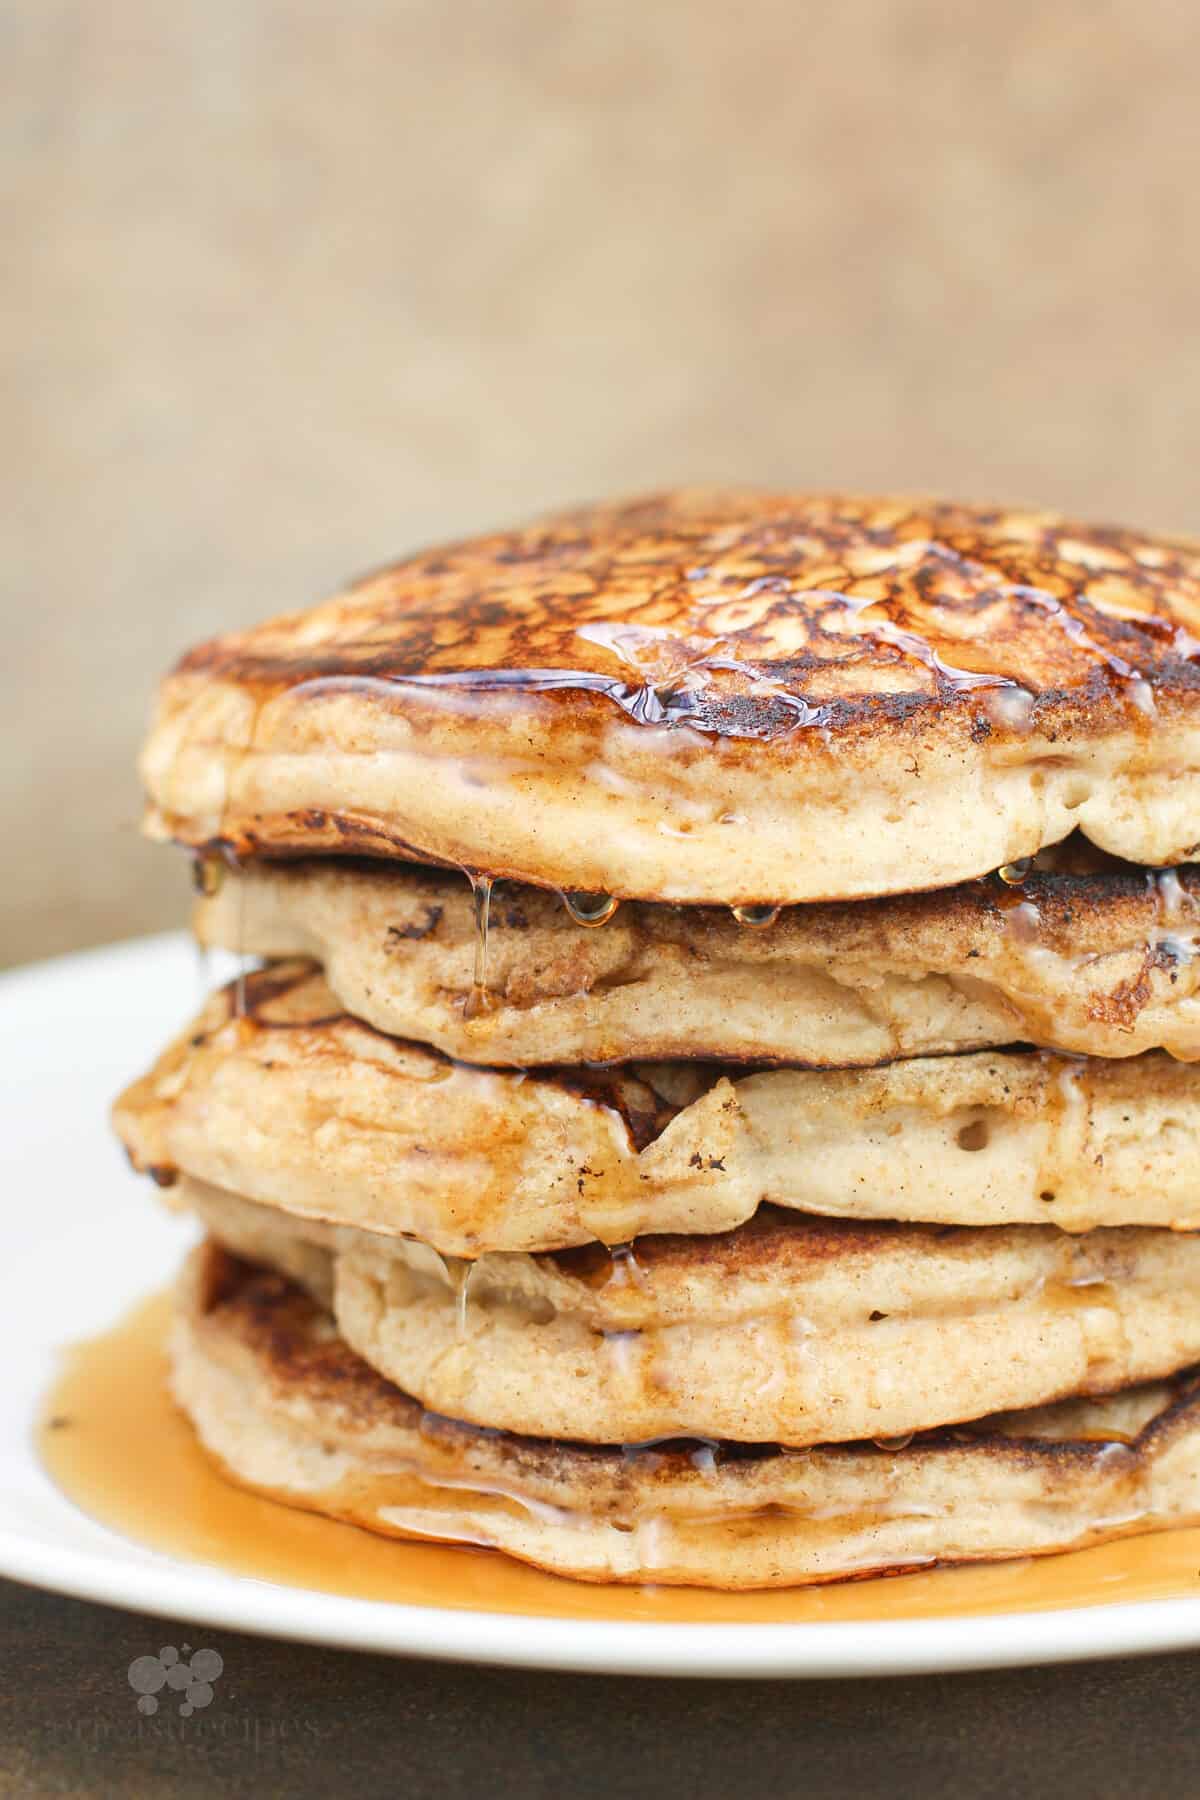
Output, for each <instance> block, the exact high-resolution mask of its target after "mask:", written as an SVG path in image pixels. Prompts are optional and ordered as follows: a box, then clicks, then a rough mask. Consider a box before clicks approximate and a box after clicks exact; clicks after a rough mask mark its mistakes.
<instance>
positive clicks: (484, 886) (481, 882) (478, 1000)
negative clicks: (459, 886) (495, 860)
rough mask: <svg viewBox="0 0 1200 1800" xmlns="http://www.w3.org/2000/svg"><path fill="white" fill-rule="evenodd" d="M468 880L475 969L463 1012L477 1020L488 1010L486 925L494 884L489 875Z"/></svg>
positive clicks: (471, 875)
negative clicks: (473, 907)
mask: <svg viewBox="0 0 1200 1800" xmlns="http://www.w3.org/2000/svg"><path fill="white" fill-rule="evenodd" d="M468 878H469V880H470V883H471V897H472V899H473V901H474V905H475V967H474V974H473V976H472V980H471V992H470V993H469V994H468V996H467V1004H466V1009H465V1011H466V1016H467V1018H468V1019H477V1018H478V1017H479V1015H480V1013H483V1012H486V1011H487V1008H488V985H487V953H488V925H489V923H490V920H491V912H492V887H493V885H494V884H493V879H492V877H491V876H490V875H478V874H469V876H468Z"/></svg>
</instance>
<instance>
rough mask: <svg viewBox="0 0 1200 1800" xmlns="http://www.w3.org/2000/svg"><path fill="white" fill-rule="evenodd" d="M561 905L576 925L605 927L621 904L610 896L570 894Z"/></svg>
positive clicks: (564, 896)
mask: <svg viewBox="0 0 1200 1800" xmlns="http://www.w3.org/2000/svg"><path fill="white" fill-rule="evenodd" d="M562 903H563V905H564V906H565V907H566V909H567V911H568V912H569V913H570V915H571V917H572V918H573V919H574V921H575V923H576V924H577V925H607V924H608V921H609V920H610V919H611V918H612V916H613V914H614V913H615V912H616V910H617V908H618V906H619V905H620V904H621V902H620V901H619V900H614V899H613V896H612V895H611V894H600V893H595V894H589V893H570V894H564V895H563V896H562Z"/></svg>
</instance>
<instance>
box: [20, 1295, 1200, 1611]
mask: <svg viewBox="0 0 1200 1800" xmlns="http://www.w3.org/2000/svg"><path fill="white" fill-rule="evenodd" d="M170 1307H171V1302H170V1297H169V1295H165V1294H162V1295H156V1296H154V1297H152V1298H151V1299H149V1300H145V1301H143V1302H142V1303H141V1304H139V1305H138V1306H136V1307H135V1308H134V1309H133V1310H132V1311H131V1312H130V1313H129V1314H128V1315H127V1316H126V1317H125V1318H124V1319H122V1320H121V1321H120V1322H119V1323H118V1324H117V1325H116V1326H114V1327H113V1328H112V1329H111V1330H110V1331H108V1332H105V1333H104V1334H103V1335H102V1336H100V1337H97V1338H94V1339H92V1340H90V1341H89V1342H87V1343H83V1344H80V1345H77V1346H75V1347H74V1348H73V1349H71V1350H70V1351H69V1352H68V1354H67V1357H66V1359H65V1363H64V1366H63V1369H62V1372H61V1374H60V1376H59V1378H58V1380H57V1381H56V1382H55V1383H54V1385H53V1388H52V1389H51V1391H50V1393H49V1395H48V1396H47V1398H46V1402H45V1405H44V1407H43V1411H42V1416H41V1419H40V1421H39V1425H38V1433H37V1442H38V1449H39V1452H40V1455H41V1458H42V1461H43V1463H44V1465H45V1467H46V1469H47V1470H48V1472H49V1474H50V1476H51V1477H52V1479H53V1480H54V1481H55V1482H56V1484H57V1485H58V1487H59V1488H60V1489H61V1490H62V1492H63V1493H64V1494H66V1495H67V1497H68V1498H69V1499H71V1500H73V1501H74V1502H75V1504H76V1505H77V1506H79V1507H80V1508H81V1510H82V1511H84V1512H85V1513H87V1514H88V1515H89V1516H90V1517H92V1518H95V1519H97V1520H99V1521H100V1522H101V1523H102V1524H104V1525H106V1526H108V1527H109V1528H110V1529H112V1530H114V1531H117V1532H119V1533H120V1534H122V1535H123V1536H125V1537H128V1538H130V1539H133V1540H134V1541H135V1542H138V1543H141V1544H146V1545H149V1546H151V1547H152V1548H154V1549H156V1550H159V1551H163V1552H165V1553H167V1554H170V1555H174V1556H178V1557H181V1558H183V1559H185V1560H187V1561H192V1562H199V1563H208V1564H213V1565H216V1566H218V1567H219V1568H221V1569H224V1570H227V1571H229V1572H231V1573H233V1574H237V1575H246V1576H250V1577H253V1578H254V1579H256V1580H259V1581H268V1582H276V1583H279V1584H281V1585H283V1586H287V1587H296V1588H302V1589H310V1590H316V1591H318V1592H321V1593H331V1594H342V1595H348V1596H351V1597H354V1598H357V1599H373V1600H380V1601H391V1602H394V1603H403V1604H408V1605H413V1606H440V1607H448V1608H453V1609H455V1610H463V1609H467V1610H487V1611H492V1612H502V1613H511V1614H517V1615H525V1616H531V1617H542V1618H546V1617H550V1618H567V1619H621V1620H634V1621H646V1622H657V1623H663V1624H670V1623H675V1624H692V1623H737V1624H779V1623H795V1624H801V1623H805V1624H816V1623H834V1622H841V1623H847V1622H850V1621H854V1620H858V1621H863V1620H885V1619H886V1620H893V1619H915V1618H950V1617H957V1616H966V1615H971V1614H988V1613H1000V1612H1005V1613H1008V1612H1042V1611H1046V1610H1050V1609H1054V1608H1060V1607H1074V1606H1095V1605H1100V1604H1102V1603H1106V1602H1110V1603H1111V1602H1115V1601H1121V1602H1128V1601H1135V1600H1160V1599H1174V1598H1183V1597H1188V1598H1192V1599H1194V1598H1195V1597H1196V1596H1197V1595H1198V1594H1200V1527H1188V1528H1185V1529H1181V1530H1175V1531H1163V1532H1157V1533H1150V1534H1145V1535H1141V1536H1136V1537H1130V1538H1124V1539H1120V1540H1117V1541H1116V1542H1114V1543H1110V1544H1102V1545H1097V1546H1095V1547H1094V1548H1092V1549H1087V1550H1077V1551H1074V1552H1071V1553H1069V1554H1059V1555H1053V1556H1046V1557H1038V1558H1027V1559H1024V1560H1021V1561H1013V1562H1006V1563H995V1564H979V1565H977V1566H974V1567H971V1566H966V1567H961V1568H948V1569H934V1570H928V1571H923V1572H921V1573H917V1574H912V1575H901V1576H892V1577H888V1578H887V1579H875V1580H858V1581H850V1582H840V1583H835V1584H832V1585H830V1586H825V1587H809V1588H787V1589H778V1590H772V1591H759V1592H753V1593H740V1594H739V1593H722V1592H718V1591H715V1590H711V1589H703V1588H662V1587H659V1588H649V1587H636V1586H632V1587H631V1586H620V1585H615V1584H593V1583H589V1582H582V1581H571V1580H568V1579H566V1578H564V1577H561V1576H556V1575H547V1574H543V1573H542V1572H541V1571H539V1570H536V1569H532V1568H527V1567H525V1566H524V1565H522V1564H520V1563H517V1562H515V1561H512V1560H511V1559H509V1558H507V1557H505V1556H503V1555H501V1554H500V1553H499V1552H497V1551H492V1550H480V1549H474V1548H455V1547H448V1546H443V1545H434V1544H428V1543H405V1542H403V1541H398V1540H395V1539H391V1538H384V1537H378V1536H375V1535H374V1534H372V1533H370V1532H367V1531H363V1530H360V1529H359V1528H358V1527H356V1526H353V1525H342V1524H338V1523H336V1522H335V1521H333V1520H331V1519H324V1518H320V1517H318V1516H316V1515H314V1514H311V1513H306V1512H303V1511H301V1510H299V1509H298V1508H294V1507H289V1506H284V1505H281V1504H280V1503H279V1502H277V1501H274V1500H267V1499H264V1498H262V1497H260V1496H259V1495H256V1494H252V1493H249V1492H247V1491H246V1490H245V1489H242V1488H239V1487H237V1486H236V1485H235V1484H233V1483H232V1482H229V1481H227V1480H226V1479H225V1478H224V1477H223V1476H222V1475H220V1474H219V1473H218V1472H217V1469H216V1468H215V1466H214V1465H213V1464H212V1463H211V1462H210V1461H209V1460H208V1458H207V1457H206V1455H205V1453H204V1452H203V1451H202V1449H201V1448H200V1445H199V1443H198V1441H197V1439H196V1437H195V1435H194V1433H193V1431H192V1428H191V1426H190V1425H189V1424H188V1422H187V1420H186V1419H185V1418H184V1416H183V1414H182V1413H181V1412H180V1411H178V1409H177V1408H176V1407H175V1406H174V1404H173V1403H172V1401H171V1399H170V1397H169V1394H168V1391H167V1386H166V1357H165V1352H164V1337H165V1333H166V1328H167V1323H168V1320H169V1317H170ZM705 1449H706V1446H704V1445H700V1446H699V1449H698V1454H699V1455H700V1456H701V1457H703V1455H704V1452H705ZM710 1454H711V1451H710Z"/></svg>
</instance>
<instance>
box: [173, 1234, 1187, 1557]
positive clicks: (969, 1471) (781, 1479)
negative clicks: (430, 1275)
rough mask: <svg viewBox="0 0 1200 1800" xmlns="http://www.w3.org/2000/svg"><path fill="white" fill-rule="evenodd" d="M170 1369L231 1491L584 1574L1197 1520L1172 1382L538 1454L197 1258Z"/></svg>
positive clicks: (276, 1283)
mask: <svg viewBox="0 0 1200 1800" xmlns="http://www.w3.org/2000/svg"><path fill="white" fill-rule="evenodd" d="M172 1360H173V1377H172V1379H173V1386H174V1391H175V1394H176V1397H177V1399H178V1400H179V1402H180V1404H181V1405H182V1406H183V1408H184V1410H185V1411H186V1412H187V1413H188V1414H189V1415H190V1416H191V1418H192V1420H193V1422H194V1424H195V1426H196V1429H197V1431H198V1433H199V1436H200V1438H201V1441H202V1442H203V1443H204V1444H205V1446H206V1447H207V1449H208V1450H209V1451H210V1453H211V1454H212V1455H213V1456H215V1457H216V1458H217V1459H218V1461H219V1462H220V1463H221V1465H222V1466H223V1468H224V1470H225V1472H226V1473H227V1474H228V1475H229V1476H230V1477H231V1478H232V1479H234V1480H236V1481H238V1482H241V1483H242V1484H244V1485H246V1486H248V1487H251V1488H255V1489H257V1490H259V1491H260V1492H264V1493H267V1494H270V1495H272V1496H273V1497H274V1498H276V1499H279V1500H283V1501H286V1502H288V1503H289V1504H291V1505H295V1506H301V1507H306V1508H308V1509H309V1510H311V1511H314V1512H322V1513H327V1514H330V1515H331V1516H333V1517H334V1518H339V1519H345V1520H348V1521H350V1522H352V1523H354V1524H357V1525H362V1526H366V1527H367V1528H368V1529H370V1530H373V1531H377V1532H382V1533H385V1534H387V1535H390V1536H395V1537H418V1538H432V1539H439V1540H445V1541H448V1542H452V1543H468V1544H481V1545H489V1546H493V1547H495V1548H497V1549H501V1550H504V1551H506V1552H508V1554H509V1555H512V1556H515V1557H519V1558H521V1559H523V1560H524V1561H527V1562H532V1563H535V1564H537V1565H539V1566H540V1567H543V1568H546V1569H550V1570H554V1571H557V1572H558V1573H560V1574H564V1575H573V1576H577V1577H580V1578H582V1579H585V1580H593V1581H626V1582H633V1581H653V1582H657V1583H671V1584H691V1585H699V1586H708V1587H723V1588H754V1587H784V1586H788V1585H792V1584H799V1583H804V1582H819V1581H833V1580H837V1579H840V1578H844V1577H847V1576H861V1575H878V1574H884V1573H895V1572H899V1571H902V1570H904V1569H913V1568H921V1567H926V1566H928V1565H930V1564H932V1563H936V1562H961V1561H975V1560H991V1559H996V1558H1001V1557H1006V1556H1030V1555H1038V1554H1041V1553H1043V1552H1046V1551H1053V1550H1063V1549H1068V1548H1076V1547H1079V1546H1082V1545H1084V1544H1088V1543H1094V1542H1098V1541H1100V1540H1102V1539H1104V1538H1108V1537H1114V1536H1119V1535H1122V1534H1126V1533H1131V1532H1139V1531H1153V1530H1159V1529H1162V1528H1164V1527H1166V1526H1170V1525H1177V1524H1182V1523H1185V1522H1187V1521H1189V1520H1191V1519H1194V1518H1196V1517H1197V1516H1198V1515H1200V1422H1198V1417H1197V1399H1196V1389H1195V1384H1194V1380H1192V1379H1186V1378H1185V1379H1182V1380H1179V1381H1176V1382H1173V1383H1166V1384H1157V1385H1154V1386H1151V1387H1142V1388H1136V1389H1132V1390H1129V1391H1127V1392H1125V1393H1122V1394H1119V1395H1115V1396H1113V1397H1111V1398H1106V1399H1093V1400H1082V1401H1079V1400H1076V1401H1067V1402H1065V1403H1063V1404H1061V1405H1059V1406H1056V1407H1053V1408H1047V1409H1043V1410H1040V1411H1037V1412H1034V1413H1023V1414H1022V1413H1018V1414H1013V1415H1008V1416H1006V1417H1000V1418H995V1419H988V1420H983V1421H981V1422H980V1423H979V1424H978V1425H975V1426H972V1427H969V1428H966V1429H959V1430H956V1431H954V1432H942V1433H935V1434H930V1435H927V1436H922V1437H918V1438H916V1439H915V1440H914V1441H913V1442H911V1443H910V1444H909V1445H907V1446H906V1447H903V1448H899V1447H896V1446H889V1447H884V1448H880V1447H876V1446H874V1445H869V1444H858V1445H847V1446H841V1447H834V1448H817V1449H812V1450H807V1451H800V1452H797V1451H790V1452H788V1451H779V1450H777V1449H776V1448H774V1447H772V1446H769V1445H760V1446H755V1447H753V1448H752V1449H747V1448H744V1447H743V1448H740V1449H738V1450H730V1449H729V1448H727V1447H725V1446H723V1445H720V1444H709V1443H695V1442H692V1443H683V1444H678V1443H677V1444H673V1445H672V1444H666V1445H659V1446H653V1447H647V1448H644V1449H641V1450H638V1451H635V1452H632V1453H631V1452H630V1451H629V1450H628V1449H621V1448H606V1447H589V1446H583V1445H576V1444H565V1443H551V1442H546V1441H544V1440H540V1439H536V1438H519V1437H512V1436H507V1435H504V1434H499V1433H494V1432H480V1431H477V1430H473V1429H472V1428H471V1427H469V1426H464V1425H461V1424H456V1423H453V1422H452V1421H450V1420H446V1419H442V1418H438V1417H433V1416H431V1415H429V1414H428V1413H425V1412H424V1411H423V1410H422V1408H421V1407H420V1406H419V1405H418V1404H417V1403H416V1402H415V1401H414V1400H412V1399H411V1398H410V1397H409V1396H408V1395H406V1394H404V1393H403V1392H401V1390H400V1389H399V1388H397V1387H395V1386H393V1385H392V1384H391V1383H389V1382H387V1381H385V1380H383V1379H382V1377H380V1376H379V1375H377V1374H376V1373H375V1372H374V1371H373V1370H371V1369H370V1368H369V1367H368V1366H367V1365H366V1364H365V1363H364V1362H362V1361H361V1360H360V1358H358V1357H357V1356H355V1355H354V1353H353V1352H352V1351H351V1350H350V1349H349V1348H348V1347H347V1346H346V1344H345V1343H344V1342H343V1341H342V1340H341V1339H340V1338H339V1337H338V1336H337V1334H336V1332H335V1330H334V1328H333V1324H332V1321H331V1320H330V1318H329V1315H328V1314H327V1313H326V1312H325V1311H323V1309H321V1308H320V1307H319V1306H317V1305H316V1304H315V1303H314V1302H313V1301H312V1300H311V1299H310V1298H309V1297H308V1296H307V1295H305V1294H304V1293H303V1292H302V1291H301V1290H300V1289H298V1288H296V1287H294V1286H292V1285H291V1284H289V1283H288V1282H286V1281H284V1280H283V1279H282V1278H280V1277H279V1276H276V1275H271V1274H268V1273H264V1272H262V1271H259V1270H255V1269H253V1268H251V1267H249V1266H247V1265H246V1264H244V1263H239V1262H237V1261H236V1260H235V1259H233V1258H230V1257H228V1256H226V1255H225V1254H223V1253H222V1252H220V1251H218V1250H216V1249H215V1247H212V1246H205V1247H203V1248H202V1249H201V1250H200V1251H199V1252H197V1253H196V1254H195V1256H194V1257H193V1259H192V1261H191V1263H190V1265H189V1268H188V1271H187V1275H186V1278H185V1281H184V1283H183V1286H182V1289H181V1294H180V1309H179V1318H178V1323H177V1326H176V1331H175V1335H174V1340H173V1345H172Z"/></svg>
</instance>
